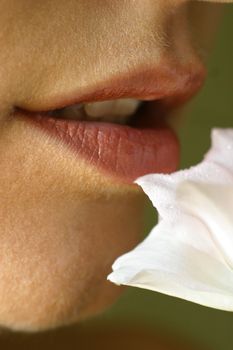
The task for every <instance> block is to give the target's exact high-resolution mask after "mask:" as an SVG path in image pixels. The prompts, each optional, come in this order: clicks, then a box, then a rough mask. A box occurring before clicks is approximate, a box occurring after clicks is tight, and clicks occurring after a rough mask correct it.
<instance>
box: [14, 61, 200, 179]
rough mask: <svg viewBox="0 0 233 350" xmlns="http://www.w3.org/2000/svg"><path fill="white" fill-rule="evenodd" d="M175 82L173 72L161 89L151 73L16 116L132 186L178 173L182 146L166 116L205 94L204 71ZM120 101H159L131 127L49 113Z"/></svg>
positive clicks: (146, 106) (145, 109)
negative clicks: (152, 176)
mask: <svg viewBox="0 0 233 350" xmlns="http://www.w3.org/2000/svg"><path fill="white" fill-rule="evenodd" d="M174 71H176V70H174ZM176 73H180V71H179V72H177V71H176ZM160 75H161V74H160ZM175 78H176V76H174V72H173V75H172V76H171V78H170V80H169V77H168V76H166V79H164V78H163V79H161V84H160V86H159V87H158V80H157V77H156V79H154V85H153V84H152V82H153V76H152V78H151V76H150V75H148V72H147V73H145V74H144V76H141V78H140V79H139V78H138V79H136V78H135V76H132V77H131V78H130V77H128V79H126V80H125V82H122V81H121V82H120V81H119V80H118V83H119V85H117V82H116V81H115V82H114V83H111V84H110V85H111V86H106V88H105V89H97V90H96V92H95V93H91V92H90V93H87V92H83V94H82V95H81V96H79V97H77V98H75V97H70V98H68V97H66V98H63V99H60V102H59V99H58V96H55V97H54V98H53V106H52V105H51V103H52V102H49V103H48V101H45V104H44V106H43V105H40V106H41V111H40V112H39V111H38V112H37V111H36V110H35V106H29V107H28V108H27V109H26V110H25V108H22V107H24V106H23V105H22V106H19V107H20V108H16V113H15V115H16V116H17V117H20V118H23V119H24V120H26V121H27V122H28V123H30V124H31V125H32V126H33V127H37V128H39V129H40V130H41V131H42V132H45V133H47V134H49V135H50V136H51V137H54V138H56V139H58V140H60V141H62V143H63V144H64V147H68V148H70V150H71V151H72V152H73V153H74V155H75V156H77V161H78V159H80V157H81V158H82V159H83V160H85V161H86V162H87V164H89V165H91V166H93V167H95V168H97V169H98V170H99V171H101V172H103V174H105V175H107V176H111V177H112V178H113V179H115V180H116V181H120V182H123V183H132V182H133V181H134V180H135V179H136V178H137V177H139V176H142V175H145V174H148V173H171V172H173V171H175V170H176V169H177V166H178V162H179V145H178V141H177V138H176V136H175V134H174V132H173V131H172V130H171V129H170V128H169V127H168V126H167V125H166V123H165V118H164V116H165V115H166V114H168V112H170V110H171V109H173V108H174V106H176V105H180V104H182V103H184V101H186V100H187V99H188V98H189V97H190V96H192V95H193V94H194V93H195V92H196V91H197V90H198V89H199V88H200V86H201V84H202V82H203V80H204V70H203V67H201V68H200V67H199V68H198V69H190V68H189V70H188V71H185V70H183V71H182V75H181V76H180V75H179V74H177V81H175ZM166 81H167V82H168V84H167V85H168V88H167V90H166V88H165V85H166ZM175 82H176V84H175ZM133 83H134V85H133ZM132 86H133V88H132ZM161 86H162V88H161ZM111 89H112V90H111ZM119 96H120V97H121V98H122V97H123V98H127V97H134V98H135V97H136V98H137V97H140V98H141V99H142V100H150V99H157V101H156V102H154V103H152V102H146V103H145V104H144V106H143V108H140V109H139V111H138V112H137V113H136V115H135V118H134V119H133V122H131V123H130V125H119V124H115V123H109V122H102V121H101V122H95V121H85V120H74V118H73V117H72V115H71V116H70V119H69V118H68V119H59V118H56V117H51V116H50V115H49V114H48V113H46V110H47V108H48V106H50V107H51V109H53V110H54V109H56V108H57V107H65V106H69V105H71V104H72V103H73V102H75V103H77V101H78V102H82V103H83V102H84V103H86V102H91V101H103V100H108V99H114V98H119ZM42 111H43V112H42Z"/></svg>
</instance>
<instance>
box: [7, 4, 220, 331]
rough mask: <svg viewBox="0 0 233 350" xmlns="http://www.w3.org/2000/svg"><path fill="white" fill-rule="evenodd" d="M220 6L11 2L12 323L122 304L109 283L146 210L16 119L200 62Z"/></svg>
mask: <svg viewBox="0 0 233 350" xmlns="http://www.w3.org/2000/svg"><path fill="white" fill-rule="evenodd" d="M198 9H201V10H200V11H199V12H198ZM220 9H221V8H220V7H219V6H218V5H213V4H208V5H206V4H200V3H190V2H189V1H185V0H182V1H181V0H166V1H164V0H156V1H154V0H145V1H133V0H127V1H123V0H106V1H99V0H56V1H53V0H43V1H34V0H0V23H1V29H0V47H1V50H0V169H1V172H0V198H1V201H0V222H1V225H0V247H1V248H0V249H1V250H0V261H1V263H0V280H1V283H0V305H1V307H0V324H1V325H2V326H4V327H9V328H12V329H17V330H18V329H23V330H41V329H45V328H49V327H55V326H58V325H63V324H67V323H71V322H76V321H78V320H81V319H84V318H86V317H87V316H90V315H93V314H95V313H97V312H100V311H101V310H103V309H104V308H105V307H106V306H108V305H110V304H111V303H112V302H113V301H114V300H115V299H116V297H117V295H118V294H119V293H120V292H121V288H119V287H116V286H114V285H112V284H110V282H107V281H106V276H107V275H108V273H109V272H110V268H111V265H112V263H113V261H114V260H115V258H116V257H117V256H119V255H120V254H122V253H124V252H126V251H128V250H129V249H131V248H132V247H133V246H134V245H136V244H137V243H138V241H139V240H140V234H141V231H142V216H143V206H144V197H143V195H142V193H141V191H140V189H139V188H137V187H132V186H127V185H121V184H119V183H116V182H115V181H114V180H113V179H111V178H110V177H107V176H106V175H105V176H103V174H101V173H100V172H99V171H98V170H97V169H93V168H91V167H90V166H89V165H88V164H85V163H84V162H83V161H82V160H81V159H77V157H76V156H74V155H73V154H72V153H71V152H70V150H68V149H66V147H65V146H64V145H63V144H59V143H58V142H57V141H55V140H51V139H50V138H49V137H48V136H46V135H44V134H43V133H42V132H41V131H40V130H37V129H34V128H32V127H31V126H30V125H28V124H26V123H25V122H23V121H22V120H19V119H15V118H12V116H11V112H12V110H13V108H14V107H15V106H18V107H24V108H26V109H31V110H40V109H44V110H46V109H49V108H50V107H51V105H52V103H54V101H57V99H58V98H59V97H60V96H64V95H65V96H69V95H74V94H77V96H78V94H79V93H80V92H82V91H83V90H88V89H91V88H94V87H95V86H96V85H97V84H99V83H101V84H102V85H104V84H105V82H106V81H109V80H111V79H112V78H113V77H115V76H124V75H125V74H128V73H130V74H134V71H136V70H137V69H138V67H140V66H146V67H151V66H154V67H156V66H158V65H159V64H161V62H165V61H166V62H168V64H169V65H170V66H173V65H175V64H176V63H177V62H182V63H183V64H187V65H188V64H194V65H195V64H196V65H199V64H200V62H201V60H202V58H201V57H200V52H206V51H205V50H203V48H202V46H201V47H200V42H201V41H199V39H198V38H197V33H196V31H195V28H200V26H201V28H204V27H203V25H204V23H205V25H206V26H207V27H208V28H205V30H204V29H203V30H202V31H201V39H202V43H203V41H204V37H205V35H204V34H208V40H209V35H210V34H211V33H212V29H211V27H213V23H215V22H216V17H217V16H218V14H219V12H220ZM202 10H203V11H202ZM197 12H198V16H196V13H197ZM206 13H208V15H206ZM207 22H208V23H207ZM206 41H207V40H206V39H205V42H206ZM148 69H149V68H148ZM51 101H52V102H51ZM174 170H175V169H174Z"/></svg>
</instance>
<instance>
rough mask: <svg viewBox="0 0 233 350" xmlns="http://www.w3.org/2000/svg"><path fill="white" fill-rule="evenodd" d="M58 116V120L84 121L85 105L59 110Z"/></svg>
mask: <svg viewBox="0 0 233 350" xmlns="http://www.w3.org/2000/svg"><path fill="white" fill-rule="evenodd" d="M55 113H56V115H57V117H58V118H63V119H74V120H82V119H85V113H84V111H83V105H82V104H78V105H73V106H70V107H65V108H62V109H59V110H57V111H56V112H55Z"/></svg>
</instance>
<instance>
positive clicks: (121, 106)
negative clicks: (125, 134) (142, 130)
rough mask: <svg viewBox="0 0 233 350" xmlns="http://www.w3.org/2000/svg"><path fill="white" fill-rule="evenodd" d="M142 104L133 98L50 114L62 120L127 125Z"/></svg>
mask: <svg viewBox="0 0 233 350" xmlns="http://www.w3.org/2000/svg"><path fill="white" fill-rule="evenodd" d="M141 103H142V102H141V101H139V100H135V99H132V98H125V99H117V100H109V101H101V102H93V103H86V104H77V105H73V106H70V107H65V108H62V109H59V110H56V111H52V112H50V115H51V116H56V118H62V119H75V120H92V121H106V122H115V123H119V124H124V123H126V122H127V121H128V120H129V119H130V116H131V115H132V114H134V113H135V112H136V110H137V108H138V107H139V105H140V104H141Z"/></svg>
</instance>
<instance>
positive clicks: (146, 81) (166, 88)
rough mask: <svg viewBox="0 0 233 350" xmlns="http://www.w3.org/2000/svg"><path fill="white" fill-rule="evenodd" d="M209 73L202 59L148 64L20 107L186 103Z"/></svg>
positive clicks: (37, 109) (41, 109)
mask: <svg viewBox="0 0 233 350" xmlns="http://www.w3.org/2000/svg"><path fill="white" fill-rule="evenodd" d="M205 76H206V70H205V67H204V66H203V64H202V63H200V62H199V61H198V62H195V63H189V64H186V65H184V64H183V65H180V64H174V65H172V64H171V65H165V64H162V65H161V66H159V67H154V68H152V67H151V66H150V67H145V66H144V67H141V68H137V69H132V70H130V71H129V72H127V73H125V74H120V75H117V76H113V77H111V78H109V79H108V80H107V81H106V80H105V81H101V82H99V83H96V84H94V85H92V86H88V87H86V88H82V90H81V89H80V91H77V90H76V91H64V93H62V94H59V95H58V94H54V95H52V96H50V97H49V98H48V99H46V98H44V99H43V101H42V100H38V101H36V100H35V101H34V102H33V103H31V102H24V101H21V103H19V104H18V105H17V106H16V108H19V109H23V110H26V111H28V112H46V111H51V110H56V109H60V108H64V107H67V106H71V105H74V104H78V103H88V102H96V101H103V100H112V99H118V98H136V99H140V100H145V101H146V100H162V101H163V102H164V104H166V105H172V106H173V105H177V104H183V103H184V102H185V101H186V100H188V99H189V98H190V97H192V96H193V95H194V94H195V93H196V92H197V91H198V90H199V89H200V88H201V86H202V84H203V82H204V80H205Z"/></svg>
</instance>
